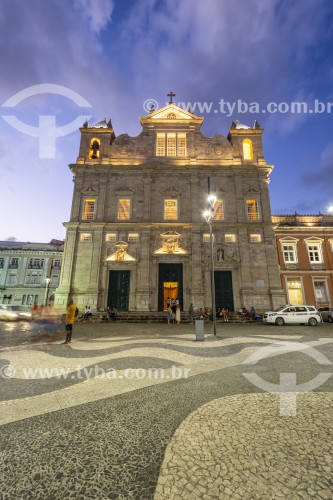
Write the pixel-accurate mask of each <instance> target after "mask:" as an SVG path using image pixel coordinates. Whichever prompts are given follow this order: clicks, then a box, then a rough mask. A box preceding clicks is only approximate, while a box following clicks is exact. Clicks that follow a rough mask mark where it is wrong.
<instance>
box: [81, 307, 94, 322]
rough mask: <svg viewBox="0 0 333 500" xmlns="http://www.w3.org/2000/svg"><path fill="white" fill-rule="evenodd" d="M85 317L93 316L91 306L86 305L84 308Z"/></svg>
mask: <svg viewBox="0 0 333 500" xmlns="http://www.w3.org/2000/svg"><path fill="white" fill-rule="evenodd" d="M83 317H84V318H85V319H90V318H91V317H92V310H91V307H90V306H86V307H85V308H84V316H83Z"/></svg>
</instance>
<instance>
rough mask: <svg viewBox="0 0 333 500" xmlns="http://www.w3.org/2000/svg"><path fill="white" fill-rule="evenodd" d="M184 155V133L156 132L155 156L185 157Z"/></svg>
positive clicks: (185, 152) (185, 149)
mask: <svg viewBox="0 0 333 500" xmlns="http://www.w3.org/2000/svg"><path fill="white" fill-rule="evenodd" d="M186 155H187V148H186V134H184V133H179V134H176V133H175V132H170V133H168V134H165V133H158V134H156V156H174V157H176V156H179V157H185V156H186Z"/></svg>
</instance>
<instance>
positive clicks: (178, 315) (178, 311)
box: [176, 306, 180, 325]
mask: <svg viewBox="0 0 333 500" xmlns="http://www.w3.org/2000/svg"><path fill="white" fill-rule="evenodd" d="M176 323H177V324H178V325H179V324H180V306H176Z"/></svg>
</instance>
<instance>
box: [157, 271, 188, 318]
mask: <svg viewBox="0 0 333 500" xmlns="http://www.w3.org/2000/svg"><path fill="white" fill-rule="evenodd" d="M168 297H170V299H171V298H173V299H174V300H176V299H177V298H178V300H179V304H180V308H181V310H183V265H182V264H164V263H163V264H159V272H158V310H159V311H165V310H166V301H167V298H168Z"/></svg>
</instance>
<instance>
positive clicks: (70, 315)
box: [64, 299, 77, 344]
mask: <svg viewBox="0 0 333 500" xmlns="http://www.w3.org/2000/svg"><path fill="white" fill-rule="evenodd" d="M76 309H77V307H76V305H75V304H74V303H73V300H72V299H71V300H70V301H69V302H68V307H67V312H66V326H65V328H66V340H65V342H64V344H69V343H70V342H71V341H72V332H73V323H74V320H75V316H76Z"/></svg>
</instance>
